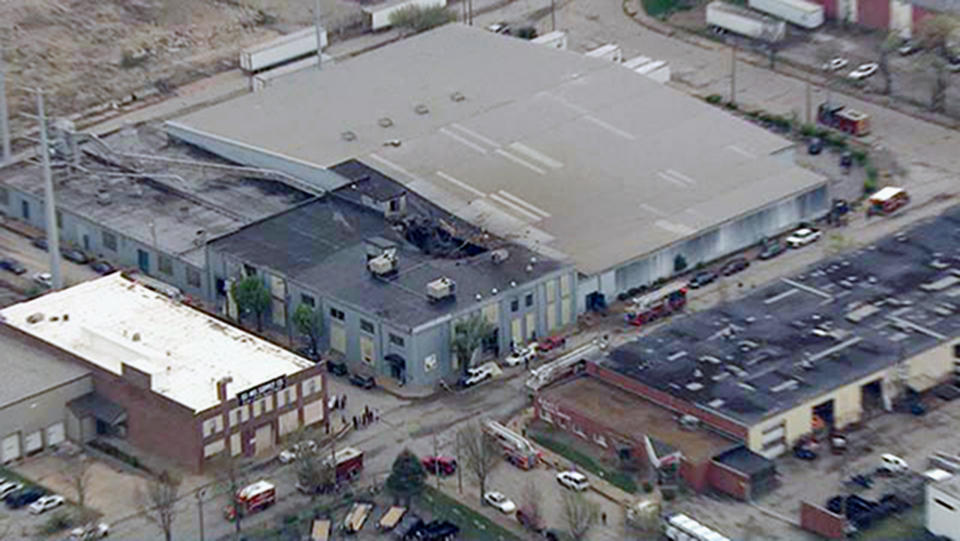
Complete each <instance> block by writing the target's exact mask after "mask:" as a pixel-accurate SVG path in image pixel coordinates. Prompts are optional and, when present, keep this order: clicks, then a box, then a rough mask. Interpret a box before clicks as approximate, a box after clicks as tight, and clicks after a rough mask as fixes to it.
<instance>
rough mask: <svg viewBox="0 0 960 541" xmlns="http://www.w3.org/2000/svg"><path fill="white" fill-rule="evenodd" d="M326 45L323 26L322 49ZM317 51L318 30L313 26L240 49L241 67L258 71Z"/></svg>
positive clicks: (321, 31)
mask: <svg viewBox="0 0 960 541" xmlns="http://www.w3.org/2000/svg"><path fill="white" fill-rule="evenodd" d="M326 46H327V31H326V30H325V29H323V28H321V29H320V49H321V50H323V49H324V48H326ZM316 53H317V30H316V28H315V27H312V26H311V27H310V28H304V29H303V30H299V31H297V32H294V33H292V34H287V35H285V36H280V37H279V38H276V39H274V40H270V41H267V42H265V43H261V44H260V45H256V46H254V47H250V48H249V49H244V50H242V51H240V68H241V69H243V71H246V72H247V73H256V72H258V71H262V70H265V69H267V68H271V67H274V66H279V65H280V64H284V63H286V62H290V61H291V60H298V59H300V58H302V57H304V56H307V55H309V54H316Z"/></svg>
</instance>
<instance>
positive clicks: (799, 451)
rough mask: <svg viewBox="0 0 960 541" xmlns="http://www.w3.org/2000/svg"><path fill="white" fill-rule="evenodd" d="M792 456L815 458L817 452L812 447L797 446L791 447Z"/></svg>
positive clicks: (807, 458)
mask: <svg viewBox="0 0 960 541" xmlns="http://www.w3.org/2000/svg"><path fill="white" fill-rule="evenodd" d="M793 456H795V457H797V458H799V459H800V460H816V458H817V453H816V452H815V451H813V450H812V449H807V448H806V447H802V446H797V447H794V448H793Z"/></svg>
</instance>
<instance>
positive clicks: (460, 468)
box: [456, 432, 463, 494]
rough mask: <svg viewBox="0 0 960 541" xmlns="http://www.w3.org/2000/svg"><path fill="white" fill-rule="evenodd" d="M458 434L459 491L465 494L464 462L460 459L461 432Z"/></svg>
mask: <svg viewBox="0 0 960 541" xmlns="http://www.w3.org/2000/svg"><path fill="white" fill-rule="evenodd" d="M456 436H457V444H456V445H457V492H459V493H460V494H463V463H462V462H461V461H460V432H457V433H456Z"/></svg>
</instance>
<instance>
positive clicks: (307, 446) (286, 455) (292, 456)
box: [277, 440, 317, 464]
mask: <svg viewBox="0 0 960 541" xmlns="http://www.w3.org/2000/svg"><path fill="white" fill-rule="evenodd" d="M316 450H317V442H315V441H313V440H304V441H302V442H299V443H294V444H293V445H291V446H290V448H288V449H284V450H283V451H280V454H279V455H277V459H279V460H280V463H281V464H289V463H291V462H293V461H294V460H296V459H297V457H298V456H300V453H302V452H304V451H316Z"/></svg>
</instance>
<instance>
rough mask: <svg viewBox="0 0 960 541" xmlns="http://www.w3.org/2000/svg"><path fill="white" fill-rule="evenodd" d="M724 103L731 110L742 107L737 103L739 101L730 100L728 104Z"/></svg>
mask: <svg viewBox="0 0 960 541" xmlns="http://www.w3.org/2000/svg"><path fill="white" fill-rule="evenodd" d="M724 105H725V107H726V108H727V109H731V110H733V111H736V110H737V109H739V108H740V106H739V105H737V103H736V102H734V101H728V102H727V103H726V104H724Z"/></svg>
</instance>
